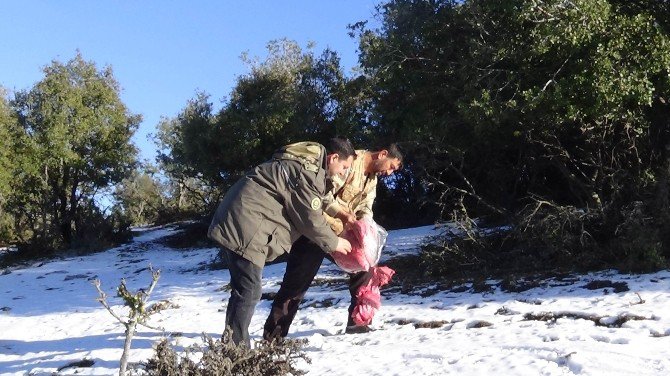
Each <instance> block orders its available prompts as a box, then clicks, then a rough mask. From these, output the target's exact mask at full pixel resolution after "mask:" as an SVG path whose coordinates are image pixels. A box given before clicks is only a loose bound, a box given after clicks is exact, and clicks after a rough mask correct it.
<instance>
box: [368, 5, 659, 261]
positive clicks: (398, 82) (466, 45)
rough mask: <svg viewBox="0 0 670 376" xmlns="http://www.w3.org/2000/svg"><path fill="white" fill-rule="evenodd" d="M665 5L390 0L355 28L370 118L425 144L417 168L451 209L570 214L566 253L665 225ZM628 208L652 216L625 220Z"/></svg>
mask: <svg viewBox="0 0 670 376" xmlns="http://www.w3.org/2000/svg"><path fill="white" fill-rule="evenodd" d="M663 10H667V4H665V2H655V1H640V2H632V3H631V2H622V1H607V0H577V1H571V2H564V1H551V0H550V1H537V0H532V1H531V0H509V1H502V2H501V1H490V0H470V1H464V2H461V1H447V0H443V1H412V0H392V1H389V2H387V3H385V4H382V5H380V6H379V8H378V11H379V16H380V18H381V20H382V26H381V27H380V28H379V29H377V30H370V29H367V28H366V27H365V25H359V27H358V28H357V29H356V30H357V31H358V33H359V37H360V41H361V64H362V66H363V67H364V70H365V72H366V74H367V75H368V76H369V77H371V79H370V82H371V84H372V90H371V92H372V93H375V95H374V96H373V99H372V100H373V106H372V109H373V111H372V113H373V114H374V123H375V126H376V127H377V129H378V132H379V133H380V134H382V135H385V134H391V135H393V136H394V137H395V138H402V139H405V140H409V141H414V142H415V144H416V145H421V146H420V147H417V148H416V149H415V150H414V154H415V156H416V157H417V158H418V159H419V164H418V166H417V167H420V169H417V171H418V173H419V174H420V175H419V178H420V179H421V180H423V181H425V182H426V183H427V184H429V187H431V189H432V192H433V193H434V196H433V197H434V198H435V199H436V200H437V201H438V202H440V203H441V204H443V205H444V208H446V209H449V210H447V211H446V213H445V214H448V213H454V212H455V213H457V214H459V215H460V214H462V213H465V215H466V216H483V215H490V214H495V215H503V216H506V217H507V218H508V220H510V219H512V218H519V217H523V218H528V215H530V214H532V215H533V216H534V217H533V218H534V219H533V220H532V221H531V222H527V221H523V222H522V224H523V225H520V226H517V227H515V228H518V229H523V228H527V226H526V225H528V224H529V223H539V222H542V221H543V220H544V219H548V218H552V219H551V220H552V221H554V224H553V225H548V226H546V227H543V228H544V230H546V231H557V233H561V232H562V231H564V230H565V229H567V227H561V225H560V222H561V221H563V223H567V222H570V223H571V224H572V225H575V226H574V227H572V229H574V231H576V232H577V233H576V234H572V235H574V236H573V237H572V238H573V239H576V243H570V244H569V245H566V244H565V243H561V242H560V241H557V243H556V244H557V245H558V248H560V249H561V252H564V253H565V254H569V253H570V251H569V249H570V248H571V247H572V249H573V250H574V249H575V248H576V249H581V248H588V247H592V246H593V247H595V248H600V249H608V248H610V247H612V248H614V249H617V247H619V246H618V245H617V240H623V239H624V238H625V239H626V242H629V241H632V242H634V236H633V235H632V234H633V233H635V231H634V230H633V229H635V228H645V227H647V228H659V229H660V227H654V226H661V227H663V226H664V225H662V223H664V222H665V223H667V221H664V220H663V218H667V217H668V216H667V213H668V211H669V209H670V208H669V206H668V194H667V192H668V183H667V181H668V178H667V176H668V172H667V171H668V166H670V164H668V152H667V150H668V149H667V145H668V140H670V138H668V133H669V127H668V121H667V119H668V114H670V105H669V104H668V103H667V102H668V101H667V97H668V94H669V93H668V91H669V88H670V86H669V84H670V76H669V75H668V73H669V72H670V34H669V33H668V24H669V23H668V19H669V18H668V13H667V12H663ZM650 197H653V200H652V199H650ZM637 203H640V204H641V205H638V204H637ZM452 209H455V211H452ZM584 212H586V213H587V215H586V216H585V217H581V219H578V218H577V216H579V215H580V214H579V213H584ZM631 212H639V215H637V216H636V217H635V218H638V219H639V220H640V221H643V222H644V223H642V222H640V223H638V224H637V225H632V224H630V223H628V222H627V221H629V220H630V219H631V218H632V217H631V216H629V215H627V213H631ZM664 213H665V214H664ZM585 218H588V221H589V223H586V222H584V221H585V220H586V219H585ZM645 218H647V219H645ZM652 218H653V219H652ZM554 225H555V226H554ZM582 225H583V226H582ZM648 225H649V226H651V227H649V226H648ZM624 228H628V229H629V230H625V231H624ZM665 232H666V231H662V230H659V231H658V233H665ZM624 233H626V234H627V235H625V236H624V235H622V234H624ZM545 235H546V234H545ZM572 235H571V236H572ZM640 236H643V237H645V236H646V237H649V238H650V239H657V240H658V236H657V235H653V234H649V233H645V234H641V235H640ZM533 237H534V238H536V239H539V240H547V239H552V237H551V236H543V234H542V233H540V232H538V233H534V234H533ZM666 238H667V237H666ZM585 239H587V240H585ZM588 239H590V240H588ZM614 239H617V240H614ZM631 239H632V240H631ZM667 240H670V239H666V243H665V244H666V245H665V246H666V249H669V248H668V246H670V242H668V241H667ZM655 242H656V240H653V241H651V242H650V244H651V245H650V247H652V248H653V247H656V246H655V245H653V244H656V243H655ZM619 243H621V244H622V243H623V242H619ZM546 245H547V244H545V246H546ZM644 247H646V245H645V246H644ZM644 247H640V248H644ZM595 248H592V249H595ZM619 248H620V247H619ZM629 248H630V249H632V248H635V247H629ZM656 249H657V248H656ZM626 252H629V251H626ZM652 253H653V252H652ZM615 258H616V257H615Z"/></svg>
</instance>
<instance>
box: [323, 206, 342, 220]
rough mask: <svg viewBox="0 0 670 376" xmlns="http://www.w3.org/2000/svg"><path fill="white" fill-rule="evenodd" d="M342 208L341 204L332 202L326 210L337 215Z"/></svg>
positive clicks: (327, 212) (332, 215) (330, 214)
mask: <svg viewBox="0 0 670 376" xmlns="http://www.w3.org/2000/svg"><path fill="white" fill-rule="evenodd" d="M340 210H341V208H340V205H339V204H338V203H336V202H333V203H332V204H330V205H328V206H327V207H326V209H325V210H324V211H325V212H326V214H328V215H329V216H331V217H335V216H336V215H337V213H339V212H340Z"/></svg>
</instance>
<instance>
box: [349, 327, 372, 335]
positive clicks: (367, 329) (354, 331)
mask: <svg viewBox="0 0 670 376" xmlns="http://www.w3.org/2000/svg"><path fill="white" fill-rule="evenodd" d="M373 330H374V329H372V328H370V327H369V326H367V325H361V326H356V325H350V326H347V328H346V329H345V330H344V332H345V333H346V334H361V333H369V332H371V331H373Z"/></svg>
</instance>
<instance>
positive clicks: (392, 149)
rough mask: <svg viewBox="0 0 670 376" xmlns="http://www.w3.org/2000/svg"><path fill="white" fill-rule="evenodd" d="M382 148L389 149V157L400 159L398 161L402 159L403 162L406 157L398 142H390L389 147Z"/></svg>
mask: <svg viewBox="0 0 670 376" xmlns="http://www.w3.org/2000/svg"><path fill="white" fill-rule="evenodd" d="M382 150H386V151H388V152H389V153H388V157H389V158H395V159H398V161H400V163H401V164H402V160H403V158H404V157H403V152H402V148H401V147H400V146H399V145H398V144H396V143H392V144H389V145H388V146H387V147H385V148H384V149H382Z"/></svg>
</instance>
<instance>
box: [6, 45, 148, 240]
mask: <svg viewBox="0 0 670 376" xmlns="http://www.w3.org/2000/svg"><path fill="white" fill-rule="evenodd" d="M44 75H45V76H44V78H43V79H42V80H41V81H39V82H38V83H37V84H35V85H34V86H33V88H32V89H31V90H30V91H24V92H19V93H17V94H16V97H15V99H14V101H13V105H14V107H15V109H16V111H17V113H18V116H19V124H20V131H21V132H20V134H19V135H18V140H17V143H18V144H20V146H21V147H20V148H18V150H20V154H21V155H19V156H17V157H18V159H20V160H21V161H22V162H21V163H22V169H23V171H22V174H21V175H20V176H17V177H16V179H15V180H14V186H13V187H12V192H13V197H12V199H11V205H10V211H11V212H12V214H13V215H14V216H16V217H17V218H24V219H25V223H26V224H27V227H28V230H29V232H32V237H33V240H36V239H41V240H42V241H44V242H47V243H51V244H52V245H59V244H61V245H71V244H72V243H73V241H74V240H75V238H76V235H77V232H79V233H83V232H85V231H86V223H82V222H81V221H80V218H82V213H81V212H80V211H81V210H82V209H83V208H82V207H81V205H80V204H81V203H82V202H92V201H93V198H94V197H95V195H96V194H98V193H99V191H100V190H102V189H104V188H107V187H109V186H110V185H113V184H115V183H118V182H120V181H121V179H123V178H124V177H125V176H126V174H127V173H128V172H129V171H130V170H131V169H132V167H133V165H134V164H135V155H136V149H135V147H134V146H133V144H132V143H131V141H130V139H131V137H132V135H133V133H134V132H135V130H136V129H137V126H138V124H139V122H140V120H141V117H140V116H139V115H134V114H131V113H130V112H129V111H128V109H127V108H126V106H125V105H124V104H123V102H122V101H121V99H120V87H119V84H118V83H117V81H116V80H115V79H114V76H113V73H112V69H111V67H106V68H105V69H103V70H101V71H98V70H97V68H96V66H95V64H94V63H93V62H87V61H85V60H84V59H83V58H82V56H81V55H80V54H77V55H76V56H75V57H74V58H73V59H72V60H70V61H68V62H67V63H65V64H63V63H61V62H58V61H53V62H52V63H51V65H49V66H46V67H45V68H44Z"/></svg>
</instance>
